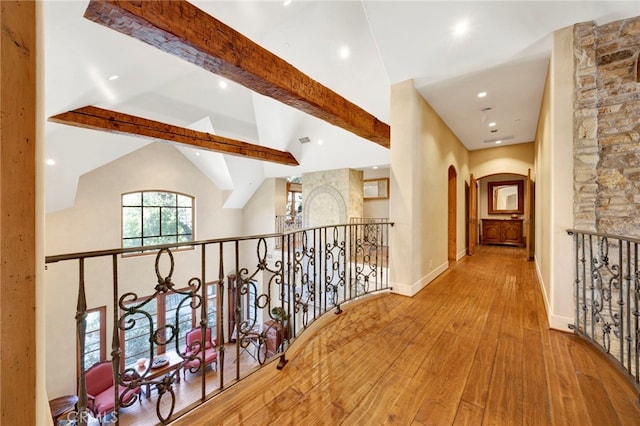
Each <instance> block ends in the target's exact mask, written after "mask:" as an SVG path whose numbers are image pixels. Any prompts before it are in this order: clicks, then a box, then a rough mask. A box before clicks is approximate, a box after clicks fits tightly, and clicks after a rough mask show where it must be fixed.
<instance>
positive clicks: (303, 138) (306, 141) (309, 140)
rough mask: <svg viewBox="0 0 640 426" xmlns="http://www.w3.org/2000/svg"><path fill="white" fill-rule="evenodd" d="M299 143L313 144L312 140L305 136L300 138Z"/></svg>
mask: <svg viewBox="0 0 640 426" xmlns="http://www.w3.org/2000/svg"><path fill="white" fill-rule="evenodd" d="M298 142H300V143H309V142H311V139H309V137H308V136H303V137H301V138H298Z"/></svg>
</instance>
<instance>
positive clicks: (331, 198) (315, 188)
mask: <svg viewBox="0 0 640 426" xmlns="http://www.w3.org/2000/svg"><path fill="white" fill-rule="evenodd" d="M362 197H363V194H362V171H360V170H352V169H339V170H328V171H321V172H313V173H304V174H303V175H302V200H303V203H304V205H303V208H302V215H303V218H304V220H303V226H305V227H307V226H323V225H333V224H338V223H347V222H349V218H351V217H362V212H363V198H362Z"/></svg>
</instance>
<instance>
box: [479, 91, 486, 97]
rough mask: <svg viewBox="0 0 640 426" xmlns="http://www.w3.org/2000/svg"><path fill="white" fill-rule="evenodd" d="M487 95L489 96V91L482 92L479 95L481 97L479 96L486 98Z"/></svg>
mask: <svg viewBox="0 0 640 426" xmlns="http://www.w3.org/2000/svg"><path fill="white" fill-rule="evenodd" d="M485 96H487V92H480V93H478V97H479V98H484V97H485Z"/></svg>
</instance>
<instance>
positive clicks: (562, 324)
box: [533, 258, 573, 331]
mask: <svg viewBox="0 0 640 426" xmlns="http://www.w3.org/2000/svg"><path fill="white" fill-rule="evenodd" d="M533 263H534V265H535V267H536V276H537V278H538V285H539V286H540V292H541V293H542V299H543V300H544V307H545V310H546V311H547V321H548V322H549V328H552V329H554V330H560V331H572V330H571V329H570V328H569V324H573V318H569V317H565V316H562V315H555V314H554V313H552V312H551V307H550V304H549V295H548V294H547V292H546V290H545V286H544V281H543V280H542V273H541V272H540V268H539V265H538V259H537V258H534V261H533Z"/></svg>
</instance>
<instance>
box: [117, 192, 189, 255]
mask: <svg viewBox="0 0 640 426" xmlns="http://www.w3.org/2000/svg"><path fill="white" fill-rule="evenodd" d="M187 241H193V197H190V196H188V195H183V194H178V193H176V192H159V191H142V192H131V193H128V194H122V247H123V248H126V247H144V246H152V245H156V244H171V243H176V242H177V243H180V242H187Z"/></svg>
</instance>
